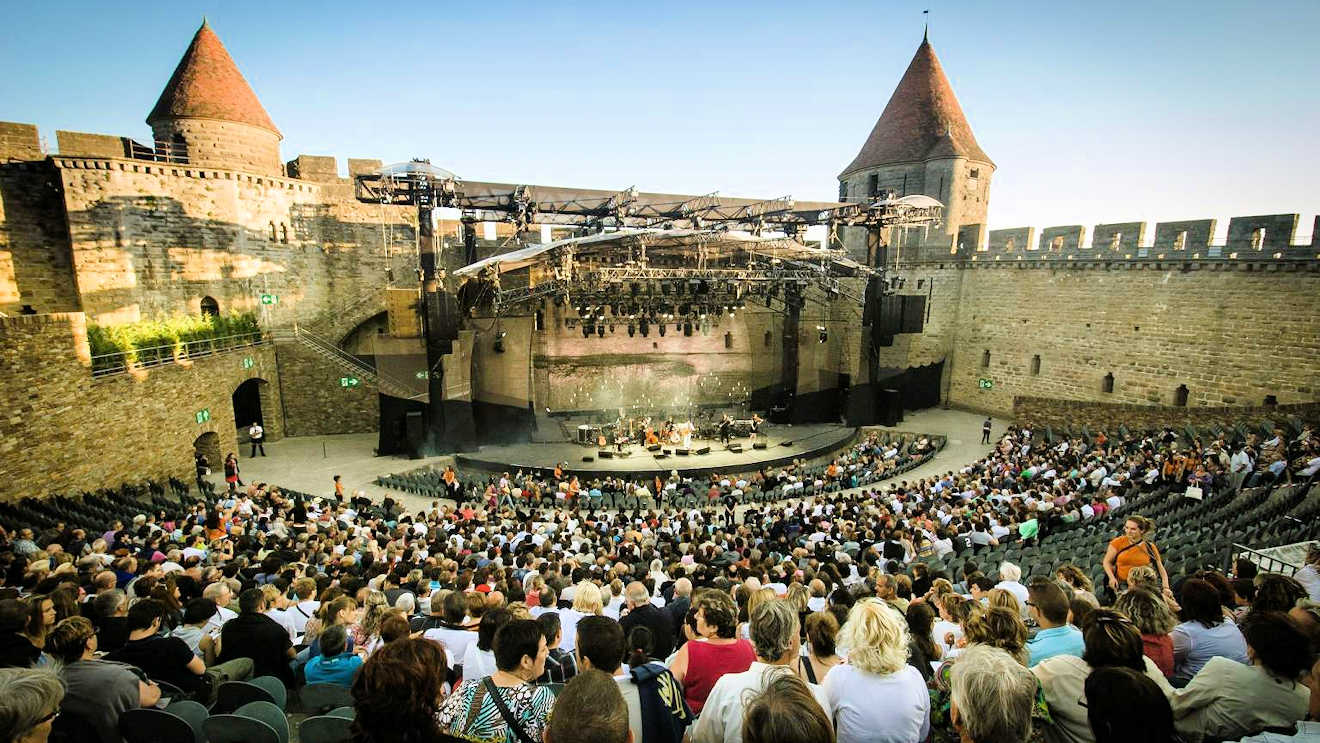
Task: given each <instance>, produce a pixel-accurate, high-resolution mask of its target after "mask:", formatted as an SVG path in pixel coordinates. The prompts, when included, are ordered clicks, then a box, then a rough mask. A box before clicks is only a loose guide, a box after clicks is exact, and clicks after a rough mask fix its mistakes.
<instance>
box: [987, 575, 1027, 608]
mask: <svg viewBox="0 0 1320 743" xmlns="http://www.w3.org/2000/svg"><path fill="white" fill-rule="evenodd" d="M995 588H1002V589H1004V590H1005V591H1008V592H1009V593H1011V594H1013V595H1014V596H1016V597H1017V600H1018V606H1020V607H1022V615H1023V616H1026V614H1027V587H1026V586H1024V585H1022V584H1021V583H1019V582H1017V581H1015V580H1001V581H999V582H998V583H996V584H995Z"/></svg>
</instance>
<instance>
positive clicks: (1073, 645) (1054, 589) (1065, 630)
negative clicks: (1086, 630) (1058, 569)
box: [1027, 579, 1085, 666]
mask: <svg viewBox="0 0 1320 743" xmlns="http://www.w3.org/2000/svg"><path fill="white" fill-rule="evenodd" d="M1027 616H1028V617H1030V618H1032V619H1034V620H1035V621H1036V625H1037V626H1038V627H1040V631H1039V632H1037V633H1036V636H1035V637H1033V638H1031V640H1029V641H1028V642H1027V652H1028V653H1029V654H1030V656H1031V660H1030V661H1029V664H1030V665H1033V666H1034V665H1036V664H1037V663H1040V662H1041V661H1043V660H1045V659H1047V658H1053V657H1054V656H1056V655H1076V656H1079V657H1080V656H1081V654H1082V651H1083V650H1084V649H1085V646H1084V643H1083V642H1082V631H1081V630H1079V629H1077V628H1076V627H1074V626H1072V625H1071V624H1069V623H1068V617H1069V610H1068V596H1067V595H1065V594H1064V592H1063V589H1062V588H1059V587H1058V586H1057V585H1055V584H1054V583H1053V582H1052V581H1049V580H1045V579H1040V580H1034V581H1032V582H1031V586H1030V587H1029V588H1028V589H1027Z"/></svg>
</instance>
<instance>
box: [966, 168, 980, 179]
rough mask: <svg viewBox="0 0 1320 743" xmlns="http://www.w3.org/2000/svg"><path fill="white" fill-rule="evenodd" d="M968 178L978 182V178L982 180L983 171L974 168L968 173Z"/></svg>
mask: <svg viewBox="0 0 1320 743" xmlns="http://www.w3.org/2000/svg"><path fill="white" fill-rule="evenodd" d="M967 177H968V178H971V179H972V180H976V179H977V178H980V177H981V169H980V168H972V169H971V170H969V171H967Z"/></svg>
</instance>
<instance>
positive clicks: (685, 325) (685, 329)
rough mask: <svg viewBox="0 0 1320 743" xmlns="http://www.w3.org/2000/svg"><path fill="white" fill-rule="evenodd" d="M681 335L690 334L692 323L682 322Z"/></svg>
mask: <svg viewBox="0 0 1320 743" xmlns="http://www.w3.org/2000/svg"><path fill="white" fill-rule="evenodd" d="M683 335H686V336H691V335H692V323H690V322H685V323H683Z"/></svg>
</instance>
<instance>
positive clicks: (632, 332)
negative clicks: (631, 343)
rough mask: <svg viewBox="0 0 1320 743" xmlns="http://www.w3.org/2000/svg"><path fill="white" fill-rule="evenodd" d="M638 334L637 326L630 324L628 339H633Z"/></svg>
mask: <svg viewBox="0 0 1320 743" xmlns="http://www.w3.org/2000/svg"><path fill="white" fill-rule="evenodd" d="M636 333H637V326H636V325H633V324H632V323H628V337H629V338H631V337H633V335H634V334H636Z"/></svg>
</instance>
